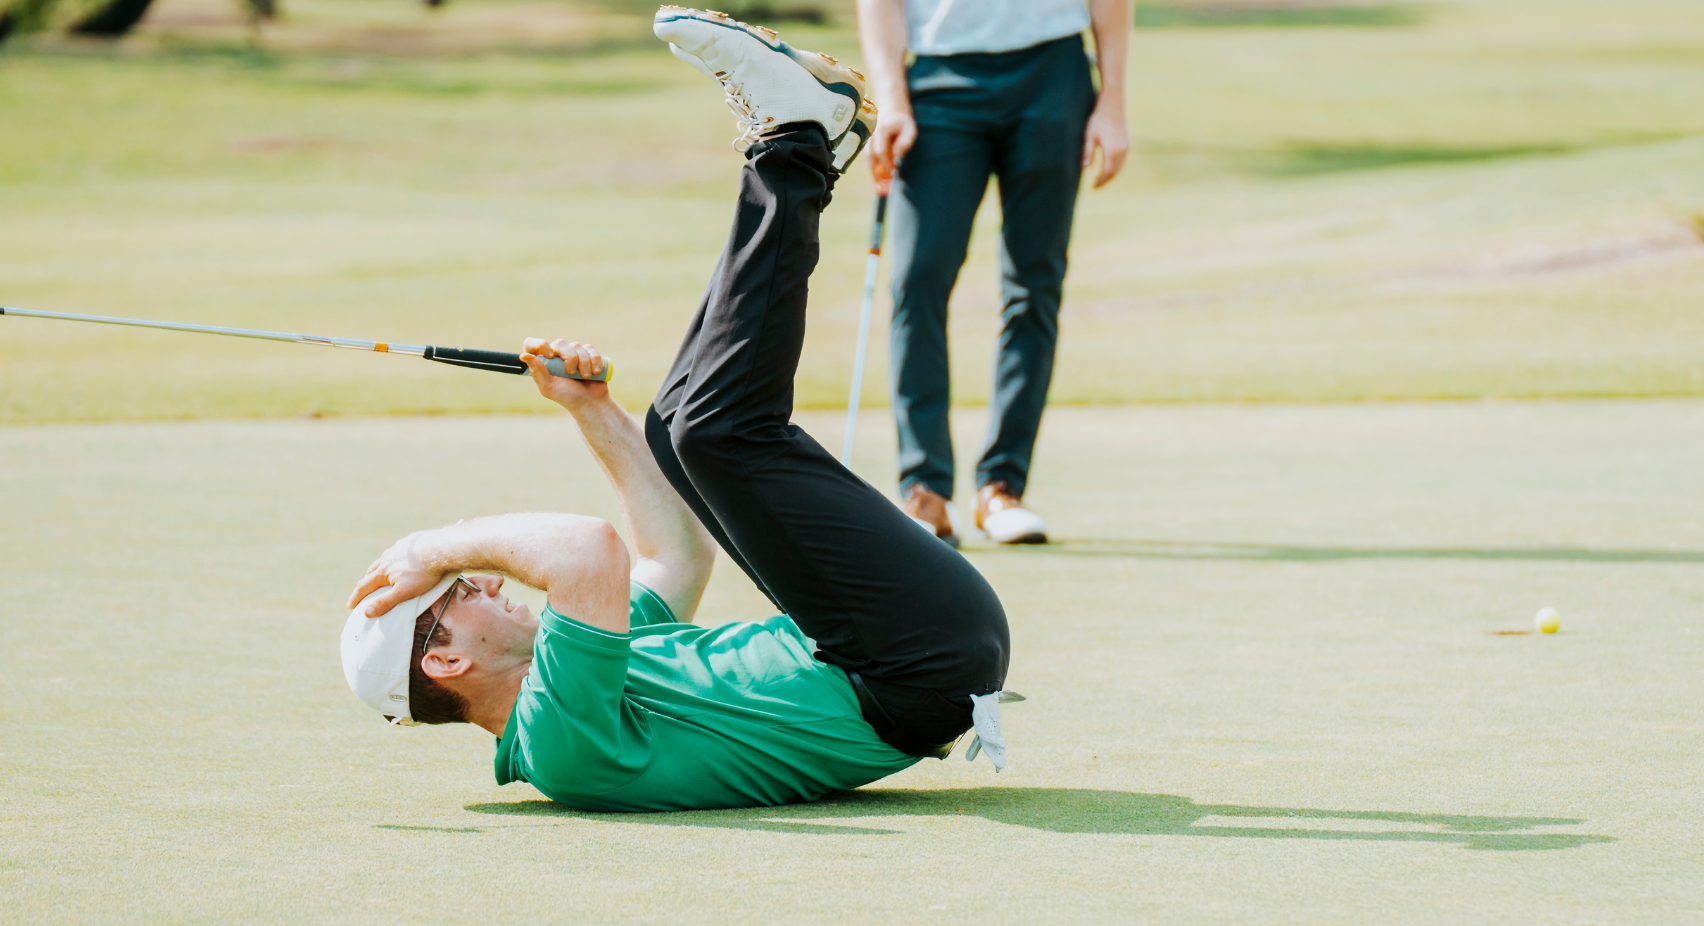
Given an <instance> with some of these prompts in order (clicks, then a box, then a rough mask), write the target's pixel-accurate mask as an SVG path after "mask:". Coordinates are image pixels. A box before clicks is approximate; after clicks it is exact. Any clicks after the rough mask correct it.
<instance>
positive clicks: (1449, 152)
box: [1243, 144, 1582, 177]
mask: <svg viewBox="0 0 1704 926" xmlns="http://www.w3.org/2000/svg"><path fill="white" fill-rule="evenodd" d="M1581 148H1582V146H1580V145H1503V146H1496V147H1462V146H1450V145H1320V144H1291V145H1286V146H1284V147H1283V148H1281V149H1279V150H1278V151H1275V152H1270V153H1262V154H1257V155H1250V156H1247V157H1245V158H1244V159H1243V160H1244V161H1245V162H1246V165H1245V166H1246V167H1247V168H1248V169H1250V171H1251V172H1253V173H1263V174H1269V175H1273V176H1278V177H1301V176H1308V175H1311V174H1330V173H1338V172H1340V171H1355V170H1377V169H1379V168H1381V167H1400V166H1405V165H1412V164H1455V163H1463V162H1471V161H1496V160H1502V159H1505V158H1524V157H1532V156H1535V155H1557V154H1567V153H1569V152H1571V151H1578V150H1581Z"/></svg>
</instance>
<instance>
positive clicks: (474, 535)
mask: <svg viewBox="0 0 1704 926" xmlns="http://www.w3.org/2000/svg"><path fill="white" fill-rule="evenodd" d="M656 32H657V34H658V36H659V37H662V38H663V39H665V40H667V41H668V42H670V47H671V49H672V50H673V51H674V52H675V54H676V55H677V56H678V57H681V58H682V59H683V60H686V61H687V62H688V63H691V64H693V65H694V66H695V67H698V68H699V69H700V70H703V71H705V72H706V73H707V74H710V75H711V76H712V77H714V78H716V79H717V81H718V82H720V83H721V85H722V87H723V89H724V91H726V92H727V94H728V97H729V100H730V103H731V104H732V105H733V108H734V109H735V111H736V113H738V114H739V115H740V122H739V127H740V128H741V130H742V136H741V139H740V140H739V141H738V142H736V143H735V147H736V149H738V150H741V151H744V152H745V154H746V165H745V169H744V171H743V173H742V175H741V188H740V197H739V203H738V207H737V210H736V214H735V219H734V226H733V230H732V232H731V234H730V236H729V239H728V243H727V247H726V250H725V251H724V252H723V255H722V259H721V262H720V263H719V264H718V266H717V268H716V271H715V274H714V275H713V277H712V278H711V282H710V286H709V290H708V292H707V293H706V295H705V298H704V301H703V303H702V304H701V305H700V307H699V309H698V313H697V315H696V316H695V317H694V318H693V320H692V323H691V325H690V326H689V328H688V330H687V335H686V340H685V342H684V343H683V344H682V345H681V349H680V353H679V355H678V357H677V358H676V360H675V363H674V366H673V368H672V369H671V370H670V371H669V373H668V376H667V378H666V379H665V380H664V382H663V385H662V388H661V390H660V391H659V392H658V395H657V398H656V400H655V401H654V403H653V404H652V406H651V408H650V410H649V412H648V413H647V415H646V420H645V423H644V426H643V427H641V426H640V424H639V423H638V422H637V421H635V420H634V419H633V418H632V417H630V416H629V415H628V414H627V413H626V412H625V411H623V410H622V409H621V408H620V407H619V406H617V405H616V404H615V403H614V402H613V401H612V400H611V399H610V398H609V393H608V389H607V387H606V386H605V385H604V384H603V383H598V382H581V381H577V380H573V379H567V378H559V377H555V376H552V375H550V374H549V372H547V371H546V369H545V367H544V363H543V360H542V359H540V358H549V357H560V358H562V359H563V361H564V365H565V366H566V367H567V369H568V371H569V372H570V373H575V372H579V371H587V372H590V373H598V372H600V371H601V370H602V367H603V363H604V361H603V359H602V357H601V356H600V355H599V354H598V352H597V351H596V350H594V349H592V348H591V347H590V346H588V345H584V344H578V343H571V342H566V341H561V340H557V341H551V342H549V343H546V342H544V341H542V340H538V339H529V340H528V341H527V342H526V357H525V359H526V362H527V365H528V367H529V368H530V369H531V370H532V375H533V380H534V382H535V383H537V385H538V389H539V392H540V393H541V394H543V395H544V396H545V397H546V398H549V399H552V400H554V401H555V402H557V403H558V404H560V405H562V407H563V408H565V409H567V410H568V412H569V413H570V414H572V415H573V416H574V419H575V421H576V423H577V424H578V425H579V427H580V431H581V434H582V435H583V436H584V437H585V440H586V443H587V444H588V445H589V446H590V448H591V450H592V454H593V456H595V457H596V458H597V460H598V463H599V465H601V466H602V467H603V469H604V472H605V473H606V474H607V475H608V476H609V479H610V482H611V483H612V484H613V485H614V487H615V493H616V496H617V498H618V500H619V502H620V505H621V511H622V519H623V521H624V522H625V523H626V525H627V528H628V531H629V533H630V536H631V539H632V541H633V545H634V547H635V548H636V549H637V552H638V560H637V562H633V561H631V560H630V558H629V555H628V551H627V548H626V546H624V545H623V543H622V540H621V538H620V537H619V536H618V535H617V534H616V532H615V529H614V528H613V527H611V526H610V525H609V524H608V523H607V522H605V521H601V520H598V519H596V518H588V517H581V516H579V515H571V514H509V515H499V516H496V517H489V518H480V519H478V520H474V521H468V522H464V523H461V524H457V525H454V526H451V527H444V528H439V529H437V530H429V531H422V532H420V533H416V534H411V535H409V536H408V537H405V538H403V539H402V540H400V541H398V542H397V543H396V544H395V545H393V546H392V547H391V548H390V549H389V550H387V551H385V553H384V554H383V555H382V556H380V557H379V559H378V560H377V561H376V562H374V563H373V564H372V566H370V567H369V568H368V570H367V575H366V577H365V578H364V579H363V580H362V582H361V583H360V584H359V585H358V586H357V587H356V589H355V591H354V592H353V594H351V596H350V604H351V605H352V606H355V608H356V609H355V611H354V613H352V614H351V615H350V619H349V623H348V626H347V627H346V628H345V630H344V636H343V660H344V669H345V673H346V675H347V677H348V679H349V684H350V687H352V688H353V689H354V690H355V692H356V694H357V695H359V696H360V697H361V698H362V700H363V701H365V702H366V703H367V704H369V705H371V706H372V707H374V708H376V709H378V710H379V712H380V713H382V714H384V715H386V716H387V717H389V718H392V720H393V722H408V723H456V722H465V723H474V724H478V725H479V726H481V727H483V728H485V729H486V730H489V731H490V732H491V733H493V734H495V735H496V736H498V737H499V739H498V742H497V758H496V773H497V781H498V783H499V784H507V783H508V782H511V781H526V782H530V783H532V785H533V786H534V787H536V788H538V789H539V790H540V791H541V792H543V793H544V794H545V795H547V796H549V797H550V798H552V799H553V800H556V801H559V802H561V803H564V804H568V805H571V806H574V807H580V808H585V809H590V810H682V809H692V808H711V807H742V806H753V805H770V804H783V803H790V802H794V801H808V800H814V799H815V798H818V797H821V796H822V795H824V794H826V793H828V792H830V791H835V790H840V789H845V788H854V787H857V786H859V785H862V784H865V783H867V782H870V781H874V780H875V779H878V778H882V777H884V776H886V775H890V774H892V773H894V772H897V771H899V770H901V769H903V768H906V767H908V766H910V765H912V764H914V763H915V762H916V761H917V760H918V758H919V757H923V756H934V757H937V758H940V757H944V756H945V755H946V754H947V752H949V751H950V750H951V748H952V745H953V743H954V742H955V741H956V740H957V739H958V738H959V737H960V736H961V735H962V734H963V733H964V732H965V731H966V730H967V729H969V728H971V726H972V725H973V723H974V725H975V727H976V729H977V733H978V738H977V740H976V742H975V743H974V744H973V747H972V749H973V752H972V753H971V755H972V756H974V750H975V749H977V748H981V749H985V750H987V751H988V752H989V754H990V757H991V758H992V759H994V761H995V764H996V767H999V766H1000V765H1003V763H1004V753H1003V745H1004V744H1003V742H1002V741H1001V739H1000V734H999V714H998V695H999V693H1000V689H1001V686H1002V685H1003V684H1004V683H1005V678H1006V665H1007V650H1008V646H1009V639H1008V635H1007V628H1006V617H1005V612H1004V611H1003V610H1002V609H1001V607H1000V601H999V599H998V598H996V597H995V595H994V591H993V589H991V588H990V587H989V585H988V583H987V582H986V581H984V580H983V578H982V576H981V575H980V574H979V573H977V571H976V570H975V569H974V568H972V567H971V566H970V564H969V563H967V562H966V561H965V560H964V559H963V558H961V557H960V556H959V555H958V553H956V552H955V551H953V550H952V549H951V548H949V547H948V546H947V545H946V544H945V543H942V542H941V541H939V540H937V539H936V538H935V537H934V536H933V535H931V534H930V533H928V532H925V531H922V530H919V529H918V528H917V526H916V525H915V524H914V523H913V522H912V521H911V520H910V519H909V518H907V517H906V516H905V515H904V514H902V513H901V512H900V511H899V509H898V508H896V507H895V506H894V505H892V504H891V503H890V502H888V501H887V500H886V499H885V498H884V497H883V496H882V494H881V493H880V492H878V491H877V490H876V489H874V488H873V487H871V486H870V485H869V484H868V483H866V482H864V481H863V480H861V479H859V478H858V477H857V476H855V475H853V474H852V473H851V472H850V471H848V470H847V469H845V468H844V467H842V466H841V465H840V464H839V463H838V462H837V461H836V460H835V459H834V457H833V456H832V455H830V454H829V453H828V452H826V451H825V450H823V448H822V447H821V446H819V445H818V444H817V443H816V442H815V441H814V440H812V439H811V438H810V437H809V436H808V435H806V434H805V433H804V432H803V431H801V430H800V429H799V428H797V427H796V426H794V425H792V424H791V423H789V420H788V419H789V417H790V416H791V413H792V392H793V376H794V372H795V370H796V369H797V367H798V363H799V351H800V348H801V346H802V344H803V340H804V330H805V290H806V282H807V280H808V278H809V276H810V274H811V271H812V269H814V267H815V265H816V259H817V218H818V214H819V213H820V212H821V211H822V209H823V207H825V206H827V205H828V201H829V191H830V189H831V187H832V186H833V184H834V181H835V179H836V178H837V177H838V176H839V173H840V171H841V170H843V169H844V168H845V167H846V165H847V163H848V162H849V161H850V160H851V159H852V158H853V157H855V156H856V155H857V153H858V150H859V149H860V148H861V147H862V145H863V141H864V139H866V138H868V136H869V123H870V120H871V119H872V118H873V117H874V108H873V107H871V106H869V105H868V104H866V103H865V102H864V100H863V80H862V78H861V77H860V76H859V75H858V74H857V72H855V71H852V70H851V69H849V68H845V67H841V66H839V65H838V64H837V63H835V62H834V61H833V59H830V58H827V57H825V56H818V55H811V54H809V53H806V52H799V51H796V50H794V49H792V48H789V47H788V46H786V45H785V44H784V43H781V42H780V41H779V40H777V39H776V38H775V36H774V33H772V32H769V31H768V30H763V29H757V28H753V27H750V26H746V25H744V24H743V23H738V22H735V21H733V20H730V19H728V18H727V17H726V16H724V15H722V14H719V13H705V12H699V11H696V10H682V9H679V8H676V7H664V8H663V9H662V10H661V11H659V12H658V14H657V23H656ZM712 540H714V541H715V542H716V543H717V544H719V545H720V546H721V547H722V549H723V550H725V551H726V552H727V554H728V555H729V556H731V557H732V558H733V559H734V561H735V562H736V563H738V564H739V565H740V567H741V568H742V569H744V570H745V572H746V574H747V575H749V576H750V577H751V579H752V580H753V581H754V582H755V583H757V586H758V587H759V588H760V589H762V590H763V591H764V592H765V594H767V595H768V596H769V598H770V600H771V601H773V602H774V603H775V605H776V606H777V607H778V608H780V609H781V610H782V611H783V612H784V614H783V615H782V616H778V617H771V618H769V619H768V620H763V621H757V622H752V623H734V624H725V625H723V626H721V627H717V628H713V629H712V628H704V627H697V626H694V625H692V624H691V623H688V622H690V621H691V620H692V617H693V613H694V611H696V609H697V607H698V601H699V598H700V596H701V595H702V594H703V591H704V586H705V584H706V582H708V580H709V577H710V566H711V561H712V558H713V556H714V551H715V548H714V546H712ZM469 572H474V573H491V574H489V575H483V574H482V575H471V576H469V575H464V573H469ZM499 575H502V576H511V577H513V578H515V579H517V580H519V581H521V582H523V583H525V584H527V585H530V586H533V587H535V588H542V589H544V590H545V592H546V596H547V601H548V607H547V608H546V609H545V611H544V613H543V614H542V615H540V616H538V617H534V616H533V615H532V614H531V613H530V612H529V611H528V609H527V608H526V607H525V606H522V605H517V604H514V603H512V602H510V601H509V600H508V599H507V598H506V597H504V595H503V594H502V591H501V588H502V585H503V579H502V578H499ZM357 603H358V604H357Z"/></svg>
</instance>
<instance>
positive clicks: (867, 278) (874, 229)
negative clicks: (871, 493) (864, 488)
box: [840, 193, 887, 467]
mask: <svg viewBox="0 0 1704 926" xmlns="http://www.w3.org/2000/svg"><path fill="white" fill-rule="evenodd" d="M886 220H887V194H886V193H878V194H877V195H876V218H875V221H874V222H873V223H872V226H871V228H870V256H869V259H868V260H866V261H865V262H864V307H863V309H861V310H860V311H859V312H858V347H857V349H856V350H855V351H854V353H853V355H852V395H851V396H850V397H849V398H847V400H846V440H845V441H844V442H842V443H841V445H840V463H841V465H842V466H847V467H850V466H851V465H852V445H853V444H854V443H855V442H856V440H857V437H858V399H859V397H860V396H861V395H862V394H863V392H864V354H865V352H866V351H867V350H868V349H869V346H870V311H871V307H872V306H873V305H874V304H875V301H876V270H877V269H878V268H879V267H880V266H881V261H882V224H883V223H884V222H885V221H886Z"/></svg>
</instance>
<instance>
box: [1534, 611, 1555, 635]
mask: <svg viewBox="0 0 1704 926" xmlns="http://www.w3.org/2000/svg"><path fill="white" fill-rule="evenodd" d="M1532 622H1533V623H1534V624H1535V625H1537V627H1538V629H1539V632H1541V633H1555V632H1556V630H1557V628H1559V627H1561V626H1562V615H1561V614H1559V613H1557V611H1556V609H1555V608H1539V609H1538V613H1537V614H1536V615H1534V616H1533V619H1532Z"/></svg>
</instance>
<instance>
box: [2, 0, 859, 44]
mask: <svg viewBox="0 0 1704 926" xmlns="http://www.w3.org/2000/svg"><path fill="white" fill-rule="evenodd" d="M153 2H154V0H0V42H4V41H5V40H6V38H7V37H8V36H11V35H15V34H21V33H25V32H65V33H69V34H71V35H80V36H87V37H90V38H102V39H117V38H121V37H123V36H124V35H126V34H128V33H129V32H130V30H132V29H134V28H136V24H137V23H140V22H141V21H142V17H143V16H145V15H147V13H148V7H149V6H150V5H152V4H153ZM233 2H235V3H237V4H239V5H240V6H241V7H242V8H243V12H244V13H245V14H247V16H248V18H249V21H250V22H252V23H255V24H260V23H263V22H267V21H269V20H274V19H277V18H278V15H279V12H280V6H279V0H233ZM420 2H421V3H422V4H423V5H425V6H429V7H440V6H443V5H444V4H445V3H447V2H448V0H420ZM618 5H620V4H619V3H618ZM639 5H646V3H645V0H640V3H639ZM724 5H725V6H727V7H728V10H729V12H730V14H731V15H733V16H734V17H735V18H737V19H744V20H749V21H751V22H771V21H774V22H780V21H791V22H805V23H819V24H820V23H825V22H827V21H828V18H829V17H828V14H827V12H826V11H825V10H824V9H823V8H822V7H820V6H817V5H814V4H809V3H797V2H785V0H783V2H782V3H780V4H779V5H776V4H771V3H767V2H763V0H757V2H750V3H743V4H741V3H734V4H731V5H729V4H724Z"/></svg>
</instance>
